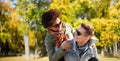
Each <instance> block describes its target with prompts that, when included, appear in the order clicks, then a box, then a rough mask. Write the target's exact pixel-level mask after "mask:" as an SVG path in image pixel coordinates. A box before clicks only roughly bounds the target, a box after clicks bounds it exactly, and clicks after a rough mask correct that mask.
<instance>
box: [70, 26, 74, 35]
mask: <svg viewBox="0 0 120 61" xmlns="http://www.w3.org/2000/svg"><path fill="white" fill-rule="evenodd" d="M70 28H71V33H72V34H73V35H74V33H75V30H74V28H73V27H72V26H70Z"/></svg>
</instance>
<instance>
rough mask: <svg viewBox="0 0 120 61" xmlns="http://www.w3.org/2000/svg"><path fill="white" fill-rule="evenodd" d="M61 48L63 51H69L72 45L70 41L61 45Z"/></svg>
mask: <svg viewBox="0 0 120 61" xmlns="http://www.w3.org/2000/svg"><path fill="white" fill-rule="evenodd" d="M61 47H62V49H63V50H68V49H70V48H72V45H71V44H70V43H69V41H64V42H63V43H62V44H61Z"/></svg>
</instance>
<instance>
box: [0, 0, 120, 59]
mask: <svg viewBox="0 0 120 61" xmlns="http://www.w3.org/2000/svg"><path fill="white" fill-rule="evenodd" d="M49 9H57V10H59V11H60V12H61V13H62V18H61V20H62V21H64V22H65V23H67V24H69V25H71V26H72V27H74V28H75V29H77V28H78V27H79V25H80V24H81V23H88V24H91V25H92V26H93V27H94V28H95V35H94V36H95V37H96V38H97V39H98V41H97V42H96V46H97V48H98V53H99V56H100V57H101V56H105V57H112V58H113V57H114V58H117V60H118V61H120V24H119V23H120V0H0V59H2V60H3V61H4V60H6V59H7V58H4V57H11V56H15V57H18V56H23V57H25V55H26V52H25V51H28V52H27V53H28V56H30V57H32V58H36V59H37V58H38V57H39V58H40V57H44V56H47V52H46V49H45V45H44V37H45V33H46V29H45V28H44V27H43V26H42V24H41V16H42V14H43V13H44V12H45V11H48V10H49ZM25 41H27V43H25ZM26 44H27V45H26ZM25 45H26V46H27V47H25ZM26 49H27V50H26ZM30 59H31V58H30ZM46 59H48V58H46ZM100 59H102V58H100ZM16 60H17V59H16ZM23 60H25V58H24V59H23ZM107 60H108V59H107ZM11 61H14V59H13V60H12V59H11ZM39 61H43V60H40V59H39ZM101 61H103V60H101ZM113 61H114V60H113Z"/></svg>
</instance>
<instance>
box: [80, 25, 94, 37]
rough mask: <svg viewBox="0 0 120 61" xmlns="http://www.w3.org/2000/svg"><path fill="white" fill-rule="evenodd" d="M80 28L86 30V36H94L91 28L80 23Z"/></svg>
mask: <svg viewBox="0 0 120 61" xmlns="http://www.w3.org/2000/svg"><path fill="white" fill-rule="evenodd" d="M81 27H83V28H84V29H85V30H86V34H88V35H94V28H93V27H92V26H90V25H88V24H84V23H82V24H81Z"/></svg>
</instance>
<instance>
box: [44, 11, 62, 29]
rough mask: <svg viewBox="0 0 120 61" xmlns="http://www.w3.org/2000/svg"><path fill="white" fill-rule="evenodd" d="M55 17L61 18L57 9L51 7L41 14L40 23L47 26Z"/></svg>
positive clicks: (50, 24)
mask: <svg viewBox="0 0 120 61" xmlns="http://www.w3.org/2000/svg"><path fill="white" fill-rule="evenodd" d="M57 18H61V13H60V12H59V11H58V10H55V9H51V10H49V11H47V12H45V13H44V14H43V15H42V25H43V26H44V27H45V28H48V27H50V26H52V24H53V22H54V21H55V20H56V19H57Z"/></svg>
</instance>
